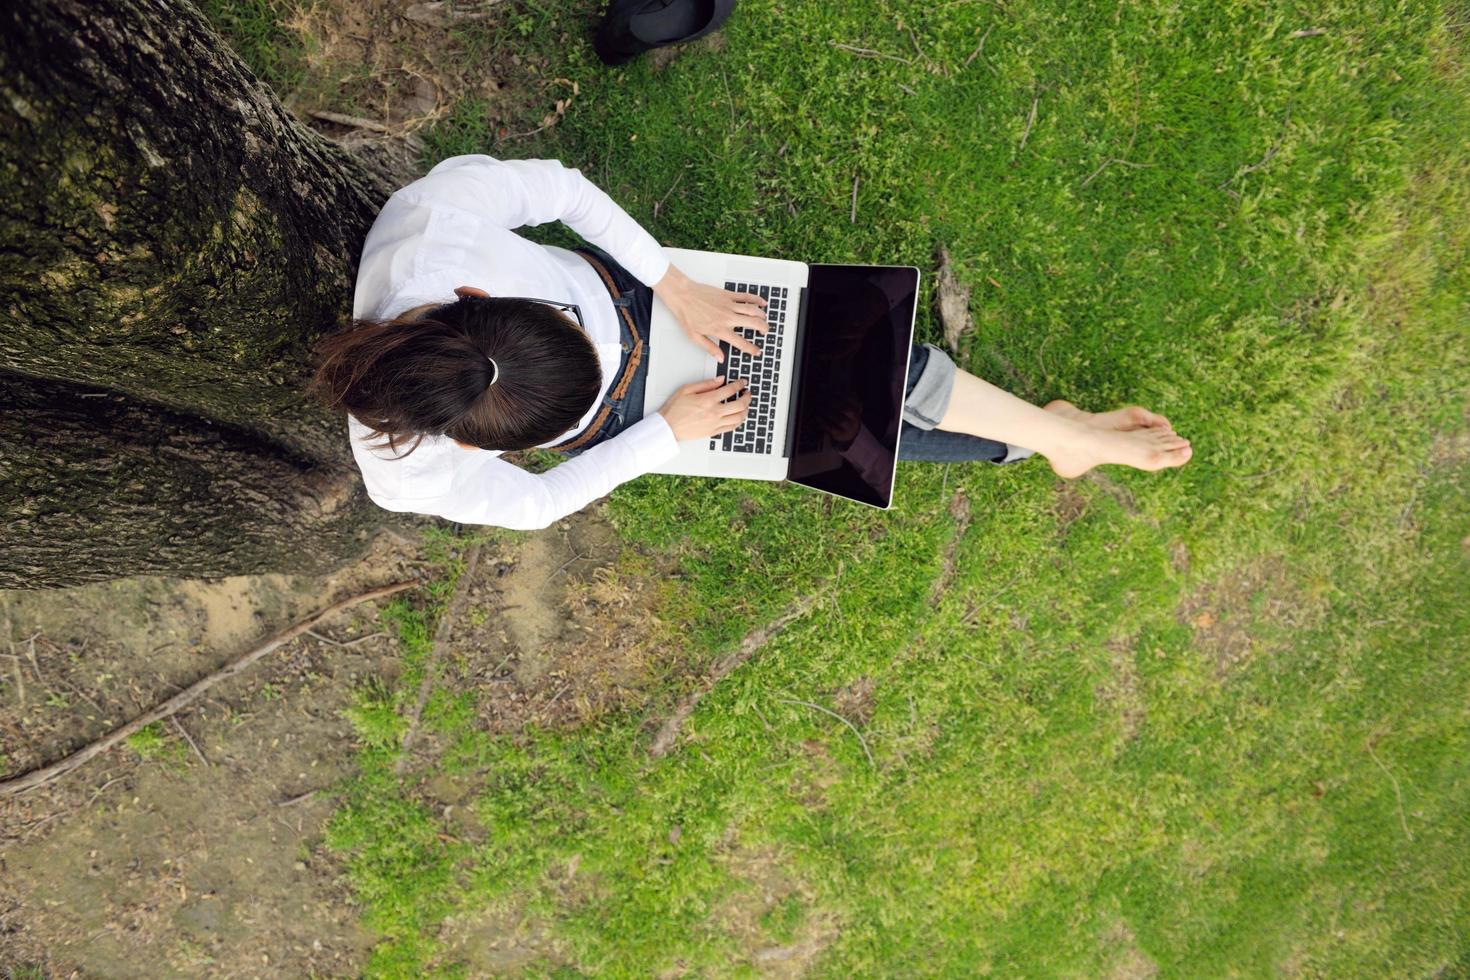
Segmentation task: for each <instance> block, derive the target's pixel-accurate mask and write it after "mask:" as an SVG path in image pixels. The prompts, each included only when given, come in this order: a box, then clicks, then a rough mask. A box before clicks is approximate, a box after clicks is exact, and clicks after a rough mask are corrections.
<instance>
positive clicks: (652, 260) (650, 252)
mask: <svg viewBox="0 0 1470 980" xmlns="http://www.w3.org/2000/svg"><path fill="white" fill-rule="evenodd" d="M645 237H647V239H648V241H647V247H645V246H644V245H643V244H640V245H639V246H638V248H637V249H636V250H635V252H634V254H633V255H631V256H629V259H631V261H625V260H624V259H623V257H622V256H614V258H616V259H617V260H618V261H619V262H621V263H622V265H623V268H625V269H627V270H628V271H629V272H631V273H633V275H635V276H637V277H638V281H639V282H641V283H643V285H645V286H647V287H648V288H649V289H652V288H653V287H654V285H655V284H656V283H657V282H658V281H659V280H660V279H662V278H663V277H664V276H665V275H667V274H668V271H669V266H670V265H671V263H670V262H669V259H668V256H666V255H664V252H663V249H662V248H661V247H660V246H659V244H658V242H657V241H655V240H654V238H653V236H651V235H645Z"/></svg>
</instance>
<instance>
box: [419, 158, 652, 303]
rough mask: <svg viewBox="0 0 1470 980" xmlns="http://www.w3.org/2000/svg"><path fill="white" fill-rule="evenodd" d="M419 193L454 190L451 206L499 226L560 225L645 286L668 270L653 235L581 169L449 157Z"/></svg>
mask: <svg viewBox="0 0 1470 980" xmlns="http://www.w3.org/2000/svg"><path fill="white" fill-rule="evenodd" d="M419 183H420V184H421V185H422V190H421V191H420V193H426V194H433V196H435V197H438V196H439V195H440V194H441V193H444V192H446V191H449V189H450V188H454V189H455V191H458V193H454V192H453V191H450V193H453V196H454V197H455V198H457V199H458V200H457V201H456V206H458V207H461V208H463V209H465V210H468V211H472V212H473V213H474V214H476V215H478V216H480V217H481V218H482V219H484V220H486V221H490V222H493V223H495V224H496V225H498V226H499V227H501V228H506V229H510V230H514V229H516V228H520V227H523V226H525V225H540V224H545V223H547V222H549V221H561V222H562V223H564V224H565V225H566V226H567V227H569V228H571V229H572V230H573V231H575V232H576V233H577V234H579V235H581V236H582V237H583V238H585V239H586V240H587V241H589V242H591V243H592V244H594V245H596V246H598V247H599V248H602V249H604V250H606V251H607V252H608V253H609V254H611V255H612V257H613V258H615V259H617V260H618V262H619V264H621V265H622V266H623V267H624V268H625V269H627V270H628V271H629V272H631V273H633V275H635V276H637V277H638V278H639V280H641V281H642V282H643V283H644V284H645V285H648V286H652V285H653V284H654V283H656V282H658V281H659V280H660V279H662V278H663V277H664V273H666V272H668V269H669V260H668V259H667V258H666V257H665V256H664V253H663V250H662V249H661V248H659V244H658V242H657V241H655V240H654V237H653V236H652V235H650V234H649V233H648V232H647V231H645V230H644V229H643V226H642V225H640V224H638V222H636V221H634V220H633V219H632V218H631V217H630V216H629V215H628V212H626V211H624V210H623V209H622V208H620V207H619V206H618V205H617V204H616V203H615V202H614V201H613V199H612V198H610V197H608V196H607V194H606V193H604V192H603V191H602V190H600V189H599V188H597V187H596V186H595V185H593V183H592V182H591V181H589V180H588V179H587V178H586V177H583V176H582V172H581V171H580V170H576V169H574V168H572V167H566V166H563V165H562V164H561V163H560V162H559V161H556V160H496V159H495V158H494V157H488V156H483V155H480V154H469V155H466V156H457V157H450V158H449V159H448V160H445V161H444V162H442V163H440V164H439V165H438V166H436V167H435V168H434V169H433V170H431V171H429V173H428V176H426V177H424V178H423V179H422V180H421V181H420V182H419Z"/></svg>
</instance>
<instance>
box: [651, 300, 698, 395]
mask: <svg viewBox="0 0 1470 980" xmlns="http://www.w3.org/2000/svg"><path fill="white" fill-rule="evenodd" d="M652 320H653V323H652V326H651V328H650V330H649V334H650V336H649V348H650V353H649V362H648V380H647V382H646V385H647V387H646V388H645V389H644V391H643V414H644V415H648V414H650V413H652V412H656V411H658V410H659V409H660V408H662V407H663V406H664V403H665V402H667V401H668V400H669V398H670V397H671V396H672V395H673V394H674V392H675V391H677V390H679V388H681V387H683V386H684V385H687V384H689V382H691V381H701V380H703V379H705V378H713V377H714V376H715V359H714V358H713V357H711V356H710V355H709V354H707V353H705V351H704V349H703V348H701V347H699V346H697V345H696V344H695V343H694V341H692V340H690V339H689V338H688V336H686V335H685V333H684V331H683V330H682V329H681V328H680V327H679V324H678V321H676V320H675V319H674V315H673V314H672V313H670V312H669V310H668V307H666V306H664V305H663V303H662V301H660V300H659V299H657V298H655V299H654V301H653V317H652Z"/></svg>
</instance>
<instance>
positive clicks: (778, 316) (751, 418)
mask: <svg viewBox="0 0 1470 980" xmlns="http://www.w3.org/2000/svg"><path fill="white" fill-rule="evenodd" d="M725 288H726V289H729V290H733V291H735V292H737V293H751V294H753V295H757V296H760V297H761V298H762V299H764V300H766V301H767V305H766V326H767V327H768V328H769V332H768V333H766V334H765V335H764V336H762V335H761V334H758V333H756V332H755V331H754V330H748V329H743V328H742V329H741V330H740V331H739V333H740V336H742V337H744V338H745V339H747V340H751V341H754V342H755V344H756V346H757V347H759V348H760V349H761V356H760V357H751V356H750V355H749V354H747V353H745V352H744V351H741V350H736V349H735V348H733V347H731V346H730V345H729V344H727V343H726V342H725V341H723V340H722V341H720V350H721V351H722V352H723V353H724V355H725V360H724V362H723V363H721V364H719V365H718V366H717V367H716V368H715V374H716V375H717V376H718V377H721V378H723V379H725V381H727V382H729V381H738V380H739V379H741V378H745V379H747V380H748V381H749V382H750V414H748V415H747V416H746V417H745V421H744V422H743V423H742V424H741V426H740V427H739V428H738V429H734V430H732V431H730V432H726V433H723V434H722V435H718V436H714V437H713V438H711V439H710V441H709V447H710V448H711V449H717V450H722V451H726V452H734V453H773V452H775V451H776V448H777V447H776V440H775V438H774V436H775V430H776V396H777V394H778V393H779V391H780V388H781V379H780V377H779V375H780V370H779V369H780V367H781V345H782V343H783V342H784V340H785V338H786V306H787V295H786V293H787V290H786V287H785V286H762V285H759V284H756V283H748V282H727V283H725Z"/></svg>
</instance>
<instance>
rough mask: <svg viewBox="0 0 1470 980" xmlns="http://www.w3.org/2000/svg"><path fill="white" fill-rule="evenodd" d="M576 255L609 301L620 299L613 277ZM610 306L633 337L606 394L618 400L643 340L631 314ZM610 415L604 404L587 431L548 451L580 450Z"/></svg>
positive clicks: (590, 259)
mask: <svg viewBox="0 0 1470 980" xmlns="http://www.w3.org/2000/svg"><path fill="white" fill-rule="evenodd" d="M577 254H578V255H580V256H582V258H584V259H586V260H587V263H588V264H589V265H591V266H592V268H594V269H596V270H597V274H598V275H599V276H601V277H602V281H603V284H604V285H606V286H607V291H608V292H609V293H611V294H612V298H613V299H614V300H615V301H616V300H619V299H622V297H623V294H622V293H620V292H618V287H617V284H616V283H614V282H613V277H612V276H611V275H609V274H608V271H607V268H606V267H604V266H603V264H602V263H601V262H599V261H597V260H596V259H595V258H593V257H592V256H590V255H588V254H587V253H586V252H578V253H577ZM613 305H614V306H615V307H616V308H617V311H618V312H619V313H621V314H622V315H623V320H624V322H626V323H627V324H628V331H629V332H630V333H632V335H633V348H632V350H630V351H628V356H627V359H626V360H625V361H624V362H623V373H622V374H621V375H619V376H618V379H617V381H615V382H613V386H612V390H611V391H609V392H608V393H607V397H608V398H609V399H618V398H622V397H623V396H624V395H626V394H627V393H628V385H630V384H632V383H633V375H634V374H635V373H636V372H637V371H638V364H639V362H640V361H642V360H643V336H642V335H641V334H639V333H638V324H636V323H634V322H633V314H632V313H630V312H628V308H627V307H626V306H621V305H618V304H617V303H616V302H614V304H613ZM611 413H612V406H611V405H609V404H607V401H606V400H604V401H603V403H602V409H601V410H600V411H599V412H598V413H597V414H596V415H594V416H593V417H592V421H591V422H588V423H587V428H585V429H583V430H582V432H581V433H580V434H579V435H577V436H575V437H574V438H572V439H571V440H569V441H567V442H561V443H557V444H556V445H555V446H552V447H551V448H552V449H554V450H556V451H558V452H566V451H567V450H569V449H581V448H582V447H583V446H584V445H586V444H587V443H588V442H589V441H591V439H592V437H593V436H595V435H597V433H598V432H599V431H600V430H601V429H602V425H603V423H604V422H606V421H607V417H608V415H610V414H611Z"/></svg>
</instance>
